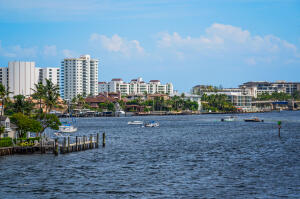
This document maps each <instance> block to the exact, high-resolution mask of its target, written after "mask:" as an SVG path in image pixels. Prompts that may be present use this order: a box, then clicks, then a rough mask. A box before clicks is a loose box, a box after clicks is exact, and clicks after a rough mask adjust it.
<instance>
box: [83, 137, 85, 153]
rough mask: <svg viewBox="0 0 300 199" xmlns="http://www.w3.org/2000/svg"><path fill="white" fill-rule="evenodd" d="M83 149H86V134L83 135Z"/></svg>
mask: <svg viewBox="0 0 300 199" xmlns="http://www.w3.org/2000/svg"><path fill="white" fill-rule="evenodd" d="M83 150H85V135H84V136H83Z"/></svg>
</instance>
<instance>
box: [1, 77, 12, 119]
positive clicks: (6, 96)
mask: <svg viewBox="0 0 300 199" xmlns="http://www.w3.org/2000/svg"><path fill="white" fill-rule="evenodd" d="M11 93H12V92H10V91H9V87H8V86H7V88H5V86H3V84H1V83H0V98H1V100H2V110H1V115H2V116H3V115H4V111H5V106H6V103H7V102H8V101H9V94H11Z"/></svg>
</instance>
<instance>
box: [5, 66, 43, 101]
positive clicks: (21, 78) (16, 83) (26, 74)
mask: <svg viewBox="0 0 300 199" xmlns="http://www.w3.org/2000/svg"><path fill="white" fill-rule="evenodd" d="M37 81H38V76H37V75H36V68H35V62H22V61H14V62H8V86H9V90H10V91H11V92H12V94H11V95H12V96H14V95H25V96H29V95H31V94H33V91H32V89H33V88H34V84H36V83H37Z"/></svg>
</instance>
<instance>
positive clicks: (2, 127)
mask: <svg viewBox="0 0 300 199" xmlns="http://www.w3.org/2000/svg"><path fill="white" fill-rule="evenodd" d="M4 132H5V126H0V137H1V135H2V134H3V133H4Z"/></svg>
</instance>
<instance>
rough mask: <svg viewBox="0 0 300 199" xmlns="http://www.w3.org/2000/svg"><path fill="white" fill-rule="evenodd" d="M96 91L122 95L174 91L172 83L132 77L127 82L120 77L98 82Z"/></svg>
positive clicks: (170, 92) (168, 92) (169, 92)
mask: <svg viewBox="0 0 300 199" xmlns="http://www.w3.org/2000/svg"><path fill="white" fill-rule="evenodd" d="M98 92H99V93H105V92H108V93H109V92H120V93H121V94H122V95H131V94H145V93H147V94H155V93H161V94H172V93H173V92H174V89H173V84H172V83H167V84H161V82H160V81H159V80H150V81H149V82H148V83H146V82H144V81H143V79H142V78H140V77H139V78H137V79H132V80H131V81H130V82H129V83H126V82H124V81H123V80H122V79H120V78H116V79H112V80H111V81H110V82H99V83H98Z"/></svg>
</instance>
